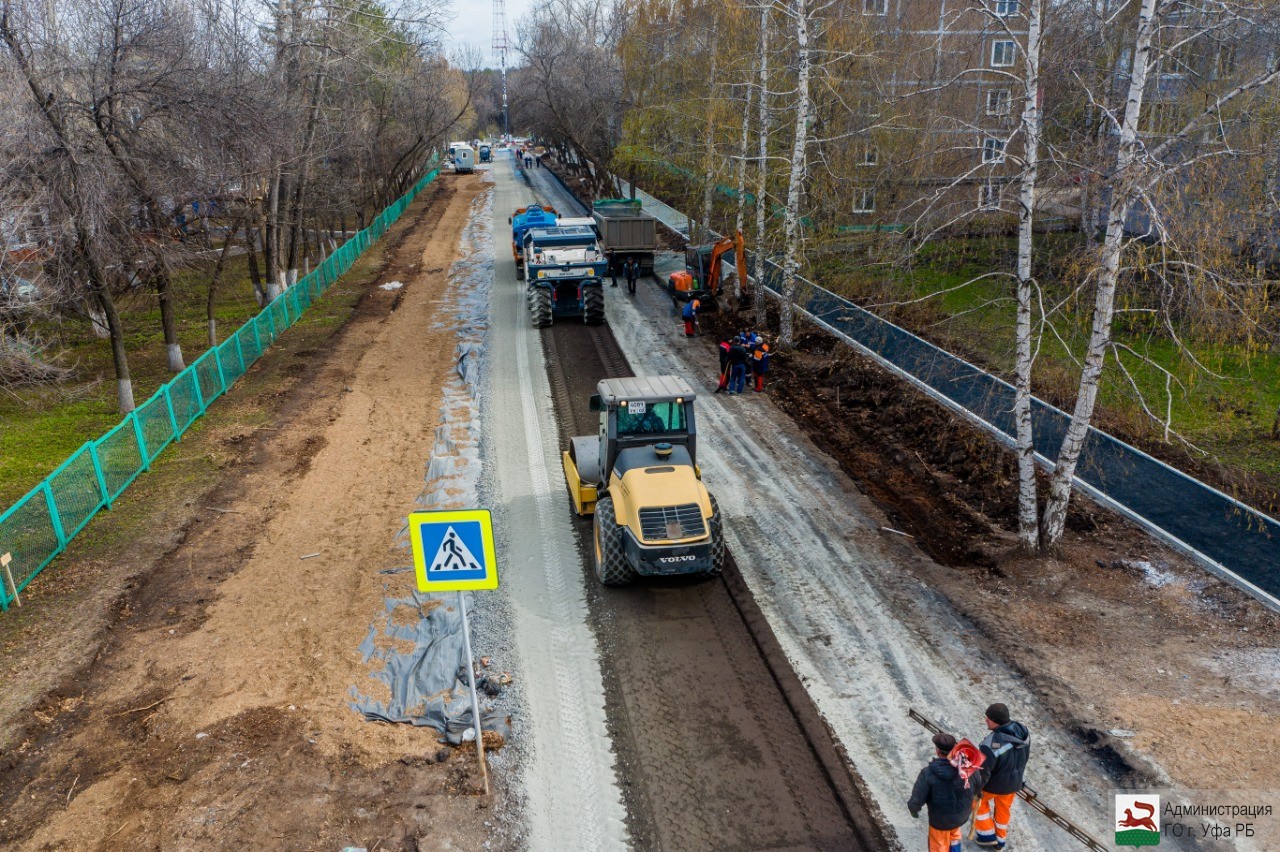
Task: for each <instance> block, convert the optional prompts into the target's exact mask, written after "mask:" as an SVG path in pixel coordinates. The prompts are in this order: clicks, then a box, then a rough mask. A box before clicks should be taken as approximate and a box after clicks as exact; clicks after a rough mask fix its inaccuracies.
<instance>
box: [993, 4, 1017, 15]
mask: <svg viewBox="0 0 1280 852" xmlns="http://www.w3.org/2000/svg"><path fill="white" fill-rule="evenodd" d="M996 14H997V15H999V16H1000V17H1001V18H1008V17H1010V16H1011V15H1016V14H1018V0H996Z"/></svg>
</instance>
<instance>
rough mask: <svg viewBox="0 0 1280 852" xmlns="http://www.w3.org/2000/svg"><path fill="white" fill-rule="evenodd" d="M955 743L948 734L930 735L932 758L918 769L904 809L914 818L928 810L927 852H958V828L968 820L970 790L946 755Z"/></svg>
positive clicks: (970, 806) (970, 803) (954, 739)
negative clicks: (924, 809)
mask: <svg viewBox="0 0 1280 852" xmlns="http://www.w3.org/2000/svg"><path fill="white" fill-rule="evenodd" d="M955 747H956V738H955V737H953V736H951V734H947V733H940V734H934V735H933V748H934V758H933V760H931V761H929V765H928V766H926V767H925V768H924V769H921V770H920V775H919V776H917V778H916V783H915V786H914V787H912V788H911V798H910V799H909V800H908V801H907V810H909V811H910V812H911V816H912V817H914V818H917V819H918V818H919V817H920V809H921V808H928V810H929V852H960V828H961V826H963V825H964V824H965V823H966V822H968V821H969V813H970V811H971V810H972V808H973V790H972V789H970V787H969V783H968V782H967V781H966V780H965V779H964V778H963V777H962V776H961V775H960V770H959V769H957V768H956V767H955V766H953V765H952V764H951V761H949V760H948V759H947V755H949V754H951V750H952V749H954V748H955Z"/></svg>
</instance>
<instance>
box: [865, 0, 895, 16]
mask: <svg viewBox="0 0 1280 852" xmlns="http://www.w3.org/2000/svg"><path fill="white" fill-rule="evenodd" d="M862 14H864V15H887V14H889V0H862Z"/></svg>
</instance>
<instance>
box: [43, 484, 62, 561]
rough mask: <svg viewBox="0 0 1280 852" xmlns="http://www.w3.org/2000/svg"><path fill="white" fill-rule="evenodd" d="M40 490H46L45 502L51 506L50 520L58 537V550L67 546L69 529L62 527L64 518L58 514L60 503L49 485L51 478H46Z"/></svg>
mask: <svg viewBox="0 0 1280 852" xmlns="http://www.w3.org/2000/svg"><path fill="white" fill-rule="evenodd" d="M40 490H41V491H43V492H44V502H45V505H47V506H48V507H49V520H50V521H52V522H53V532H54V535H56V536H57V537H58V550H60V551H61V550H62V549H63V548H65V547H66V546H67V531H66V530H64V529H63V528H62V518H61V517H60V516H59V515H58V503H57V501H56V500H54V499H53V489H52V488H50V487H49V480H47V479H46V480H45V481H44V482H42V483H41V484H40Z"/></svg>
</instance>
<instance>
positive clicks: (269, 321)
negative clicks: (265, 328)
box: [258, 296, 280, 342]
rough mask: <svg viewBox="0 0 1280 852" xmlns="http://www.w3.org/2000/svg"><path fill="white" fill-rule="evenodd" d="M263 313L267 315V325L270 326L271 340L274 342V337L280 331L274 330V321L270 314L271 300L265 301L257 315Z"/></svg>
mask: <svg viewBox="0 0 1280 852" xmlns="http://www.w3.org/2000/svg"><path fill="white" fill-rule="evenodd" d="M276 298H277V299H278V298H280V297H279V296H277V297H276ZM263 314H266V315H267V325H269V326H271V340H272V342H274V341H275V339H276V337H277V336H279V334H280V333H279V332H278V331H276V321H275V319H274V318H273V317H272V316H271V302H267V306H266V307H265V308H263V309H262V311H261V312H259V314H258V316H262V315H263Z"/></svg>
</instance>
